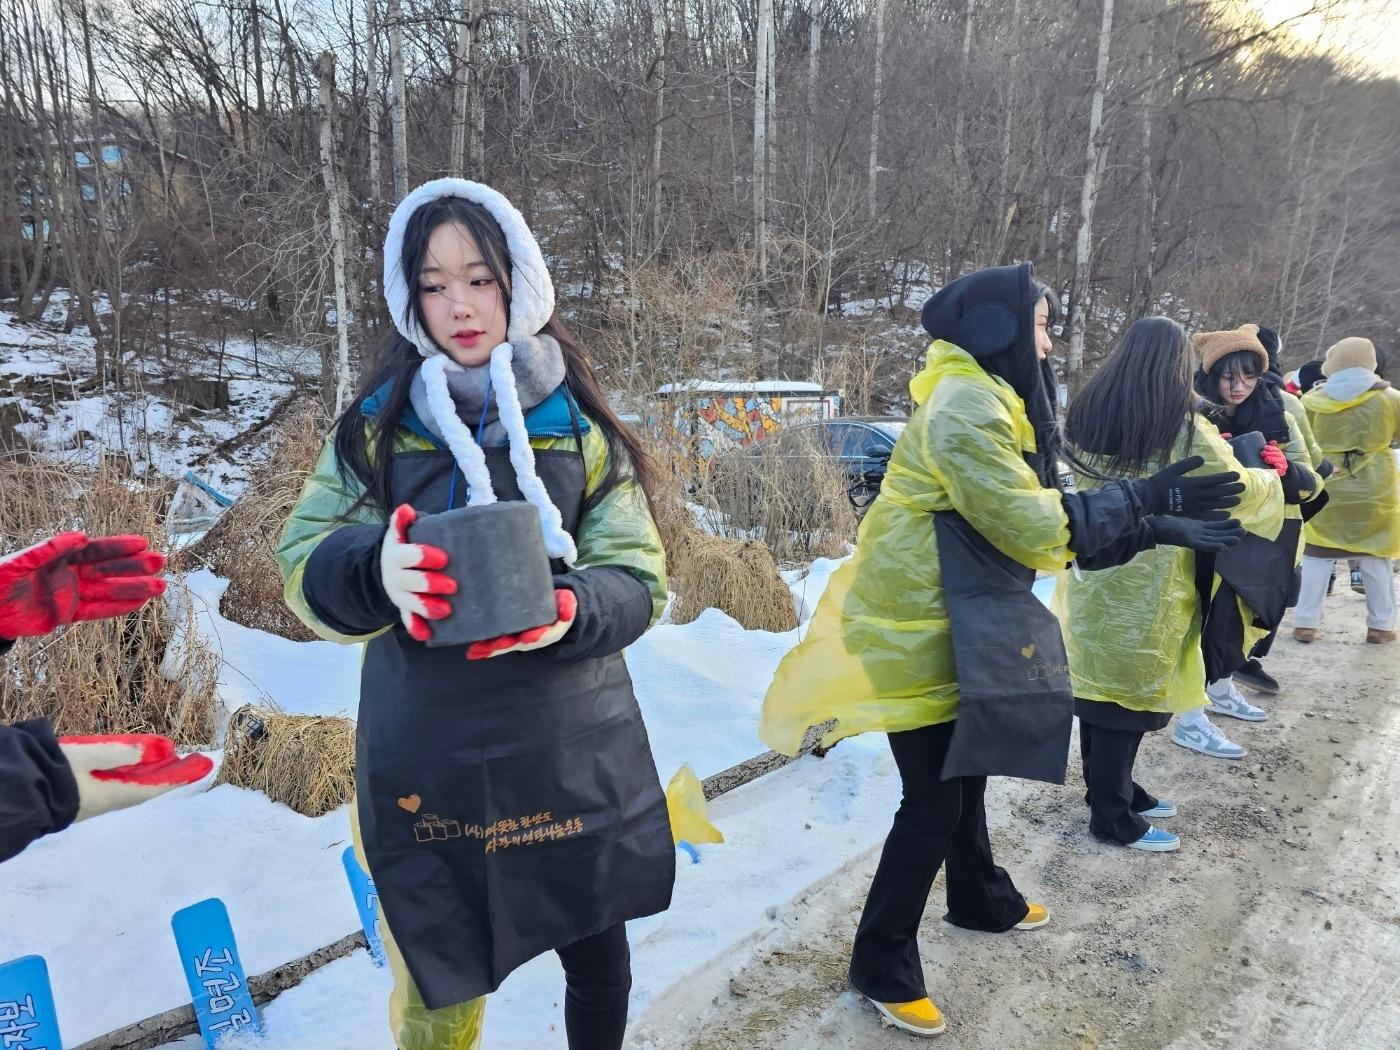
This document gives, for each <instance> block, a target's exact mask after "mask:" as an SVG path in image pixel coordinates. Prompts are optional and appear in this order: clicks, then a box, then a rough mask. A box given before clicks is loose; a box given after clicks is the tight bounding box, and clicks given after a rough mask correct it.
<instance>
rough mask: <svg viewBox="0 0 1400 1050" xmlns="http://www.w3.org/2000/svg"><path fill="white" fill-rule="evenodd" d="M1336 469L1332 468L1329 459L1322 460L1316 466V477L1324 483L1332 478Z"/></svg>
mask: <svg viewBox="0 0 1400 1050" xmlns="http://www.w3.org/2000/svg"><path fill="white" fill-rule="evenodd" d="M1336 469H1337V468H1336V467H1334V466H1332V461H1331V460H1330V459H1324V460H1323V461H1322V462H1321V463H1319V464H1318V465H1317V476H1318V477H1320V478H1321V479H1322V480H1323V481H1326V480H1327V479H1328V478H1330V477H1331V476H1332V472H1333V471H1334V470H1336Z"/></svg>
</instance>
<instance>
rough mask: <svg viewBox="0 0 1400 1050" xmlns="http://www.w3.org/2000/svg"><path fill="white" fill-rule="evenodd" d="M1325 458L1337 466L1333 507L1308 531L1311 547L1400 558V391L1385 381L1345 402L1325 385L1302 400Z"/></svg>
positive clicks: (1331, 484)
mask: <svg viewBox="0 0 1400 1050" xmlns="http://www.w3.org/2000/svg"><path fill="white" fill-rule="evenodd" d="M1303 404H1304V406H1306V408H1307V410H1308V421H1309V422H1310V423H1311V424H1312V429H1313V435H1314V437H1315V438H1316V439H1317V444H1318V447H1319V448H1321V449H1322V453H1323V455H1325V456H1326V457H1327V458H1328V459H1330V460H1331V461H1332V463H1333V465H1334V466H1335V467H1336V473H1335V474H1333V475H1332V476H1331V477H1330V478H1328V479H1327V493H1328V497H1329V499H1328V503H1327V506H1326V507H1324V508H1323V509H1322V510H1321V511H1319V512H1318V514H1317V516H1316V517H1314V518H1313V519H1312V520H1311V521H1310V522H1308V523H1307V526H1306V527H1305V531H1304V536H1305V538H1306V539H1307V542H1308V543H1309V544H1315V545H1316V546H1318V547H1325V548H1329V549H1330V550H1333V551H1339V552H1346V553H1349V554H1368V555H1371V556H1372V557H1375V558H1400V471H1397V469H1396V463H1395V455H1394V454H1393V453H1392V452H1391V451H1390V448H1391V446H1392V445H1394V444H1396V443H1397V442H1400V391H1397V390H1395V389H1393V388H1392V387H1390V386H1389V385H1388V384H1386V383H1384V382H1383V381H1381V380H1377V381H1376V384H1375V385H1374V386H1372V388H1371V389H1370V390H1367V391H1366V392H1365V393H1362V394H1361V395H1359V396H1357V397H1354V398H1351V399H1350V400H1345V401H1336V400H1333V399H1332V397H1331V396H1329V395H1328V393H1327V387H1326V385H1325V384H1324V385H1323V386H1321V387H1319V388H1317V389H1314V390H1310V391H1308V393H1307V395H1306V396H1304V398H1303Z"/></svg>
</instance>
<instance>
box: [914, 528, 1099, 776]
mask: <svg viewBox="0 0 1400 1050" xmlns="http://www.w3.org/2000/svg"><path fill="white" fill-rule="evenodd" d="M933 527H934V534H935V536H936V537H937V540H938V565H939V569H940V571H941V572H942V575H943V595H944V600H945V601H946V603H947V607H948V629H949V633H950V635H951V637H952V641H953V664H954V667H955V668H956V670H957V675H958V719H957V722H956V724H955V725H954V727H953V739H952V742H951V743H950V744H949V746H948V757H947V759H946V760H945V761H944V763H943V773H942V776H943V779H944V780H948V779H950V778H952V777H967V776H1005V777H1022V778H1024V779H1026V780H1044V781H1047V782H1048V783H1051V784H1063V783H1064V782H1065V765H1066V763H1067V762H1068V760H1069V736H1070V728H1071V725H1072V724H1073V721H1074V691H1073V688H1072V686H1071V685H1070V679H1069V658H1068V657H1067V656H1066V655H1065V643H1064V638H1063V637H1062V636H1061V635H1060V621H1059V620H1057V619H1056V618H1055V614H1054V613H1052V612H1051V611H1050V610H1049V609H1047V608H1046V607H1045V606H1044V605H1042V604H1041V602H1040V599H1038V598H1037V597H1036V596H1035V595H1034V593H1032V591H1031V587H1032V586H1033V585H1034V583H1035V570H1034V569H1031V568H1029V567H1027V566H1025V565H1022V564H1021V563H1020V562H1017V561H1014V560H1013V559H1011V558H1008V557H1007V556H1006V555H1005V554H1003V553H1002V552H1001V551H999V550H997V549H996V547H994V546H992V544H990V543H988V542H987V540H986V538H985V537H983V536H982V534H981V533H979V532H978V531H977V530H976V529H974V528H973V527H972V526H971V525H970V524H968V522H967V520H966V519H965V518H963V516H962V515H961V514H958V513H957V512H956V511H940V512H938V513H936V514H934V516H933Z"/></svg>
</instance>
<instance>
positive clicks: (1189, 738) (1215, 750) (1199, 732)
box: [1172, 721, 1248, 758]
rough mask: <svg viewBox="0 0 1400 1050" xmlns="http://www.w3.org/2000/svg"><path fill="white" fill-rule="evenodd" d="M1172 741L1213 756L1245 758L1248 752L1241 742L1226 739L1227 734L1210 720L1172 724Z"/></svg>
mask: <svg viewBox="0 0 1400 1050" xmlns="http://www.w3.org/2000/svg"><path fill="white" fill-rule="evenodd" d="M1172 743H1173V744H1180V745H1181V746H1182V747H1184V748H1189V749H1190V750H1192V751H1199V752H1200V753H1201V754H1203V755H1209V756H1210V757H1211V758H1244V756H1245V755H1246V754H1248V752H1247V751H1245V749H1244V748H1242V747H1240V745H1239V744H1236V743H1233V742H1232V741H1230V740H1228V739H1226V737H1225V734H1224V733H1222V732H1221V731H1220V730H1218V729H1216V728H1215V726H1213V725H1211V723H1210V722H1208V721H1207V722H1202V723H1201V724H1199V725H1186V724H1184V723H1182V722H1177V723H1176V725H1174V726H1172Z"/></svg>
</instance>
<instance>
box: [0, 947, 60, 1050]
mask: <svg viewBox="0 0 1400 1050" xmlns="http://www.w3.org/2000/svg"><path fill="white" fill-rule="evenodd" d="M0 1047H5V1050H63V1040H62V1039H61V1038H60V1037H59V1034H58V1013H57V1011H55V1010H54V1008H53V991H52V989H51V988H50V987H49V968H48V966H46V965H45V963H44V959H43V956H40V955H25V956H23V957H21V958H19V959H15V960H13V961H12V962H7V963H5V964H4V965H3V966H0Z"/></svg>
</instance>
